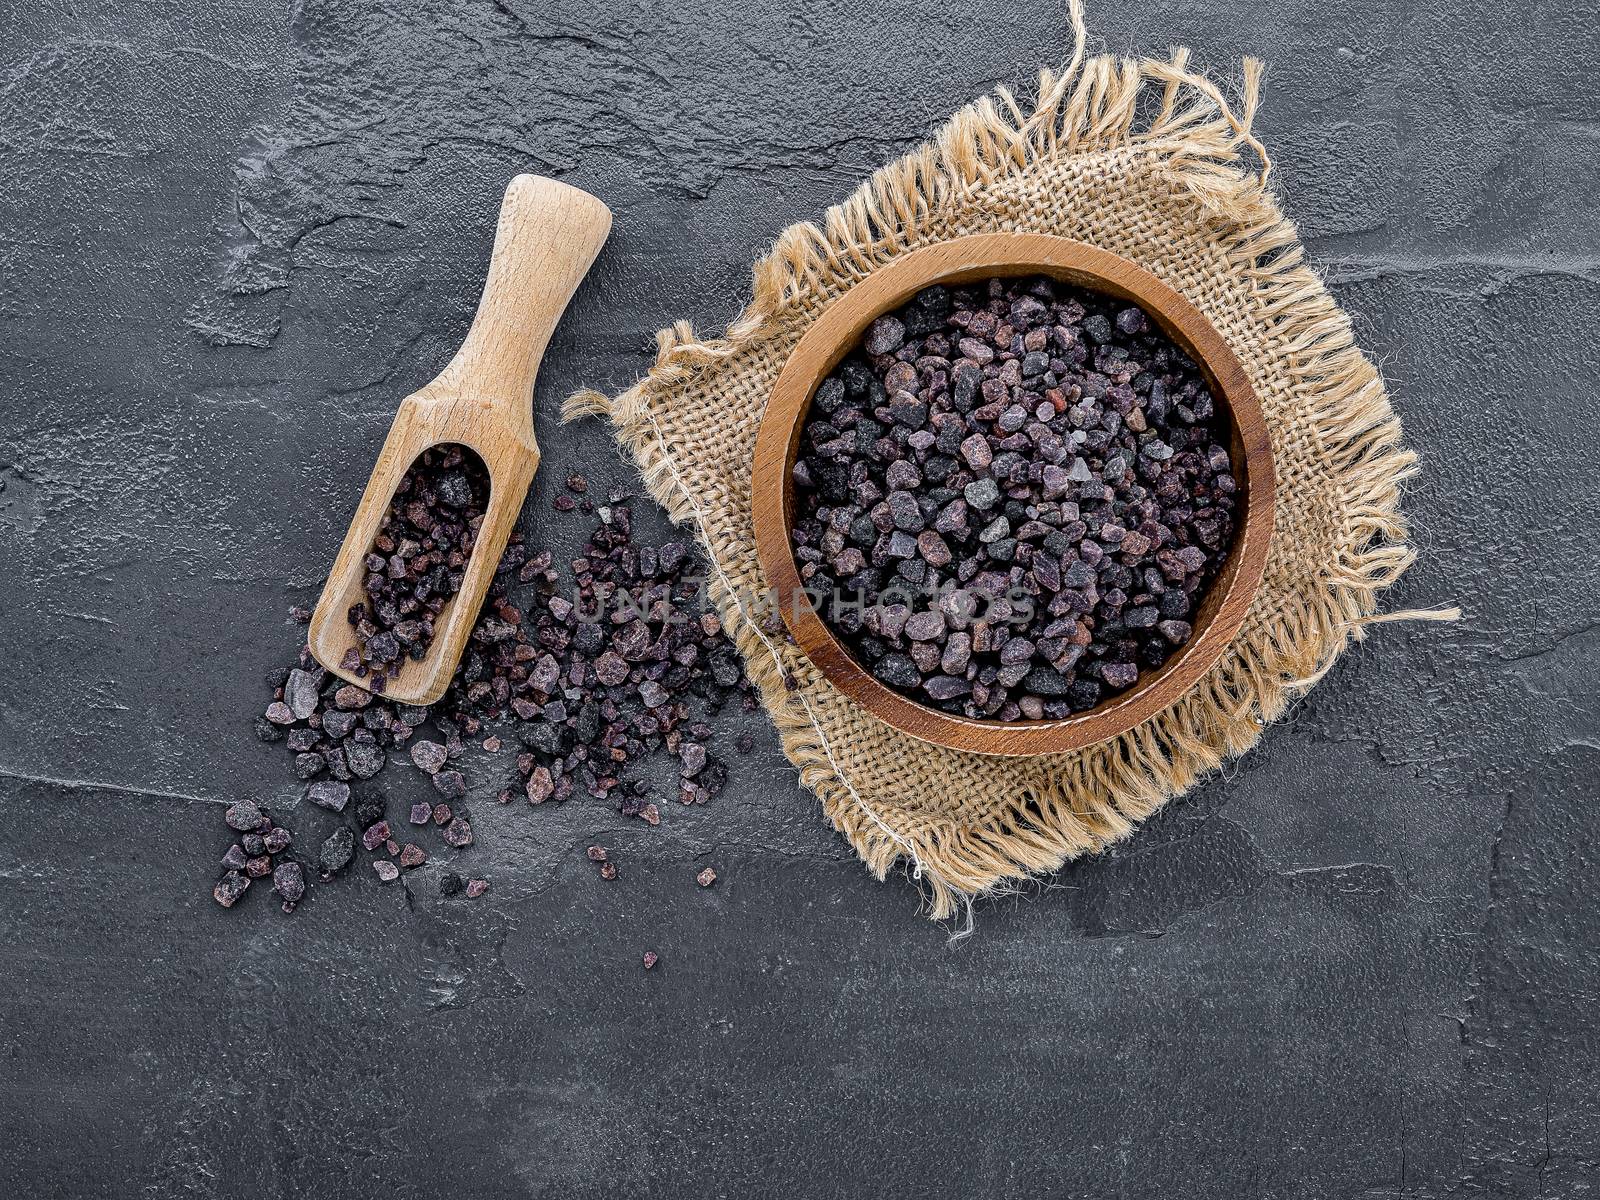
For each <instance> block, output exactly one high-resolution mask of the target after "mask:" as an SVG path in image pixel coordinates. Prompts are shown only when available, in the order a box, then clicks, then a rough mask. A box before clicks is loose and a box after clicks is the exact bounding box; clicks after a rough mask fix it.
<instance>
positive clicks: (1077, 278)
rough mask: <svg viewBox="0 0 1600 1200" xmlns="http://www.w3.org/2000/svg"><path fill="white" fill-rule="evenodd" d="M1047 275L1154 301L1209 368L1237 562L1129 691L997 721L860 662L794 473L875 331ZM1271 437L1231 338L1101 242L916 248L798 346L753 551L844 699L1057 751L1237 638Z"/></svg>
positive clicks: (768, 444)
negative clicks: (1187, 629) (809, 596)
mask: <svg viewBox="0 0 1600 1200" xmlns="http://www.w3.org/2000/svg"><path fill="white" fill-rule="evenodd" d="M1015 275H1048V276H1051V277H1053V278H1055V279H1059V280H1062V281H1064V282H1067V283H1071V284H1075V285H1077V286H1079V287H1084V288H1088V289H1091V290H1093V291H1097V292H1103V293H1106V294H1108V295H1111V296H1115V297H1118V298H1119V299H1123V300H1130V301H1133V302H1134V303H1136V304H1138V305H1139V307H1140V308H1142V309H1144V311H1145V313H1146V314H1148V315H1149V316H1150V317H1151V318H1152V319H1153V320H1154V321H1155V322H1156V324H1158V325H1159V326H1160V327H1161V328H1162V330H1163V331H1165V333H1166V334H1167V336H1168V337H1170V338H1171V339H1172V340H1173V341H1174V342H1176V343H1177V344H1178V346H1180V347H1181V348H1182V349H1183V350H1184V351H1185V352H1186V353H1187V354H1188V355H1189V356H1190V357H1191V358H1192V359H1194V361H1195V362H1196V363H1197V364H1198V365H1199V367H1200V369H1201V372H1202V374H1203V375H1204V376H1205V377H1206V379H1207V381H1208V382H1209V384H1210V387H1211V392H1212V397H1213V399H1214V400H1215V401H1216V403H1217V405H1218V407H1219V411H1223V412H1225V413H1226V415H1227V417H1228V419H1229V424H1230V425H1231V427H1232V437H1231V445H1230V449H1229V453H1230V455H1231V457H1232V459H1233V472H1234V477H1235V479H1236V480H1237V481H1238V483H1239V490H1238V493H1237V503H1238V507H1237V509H1236V527H1235V534H1234V540H1233V544H1232V547H1231V549H1230V552H1229V555H1228V560H1227V562H1226V563H1225V564H1224V566H1223V568H1222V571H1221V573H1220V574H1219V575H1218V576H1217V578H1216V579H1214V580H1212V582H1211V586H1210V587H1209V588H1208V589H1207V590H1206V594H1205V598H1204V600H1203V601H1202V603H1201V605H1200V609H1199V611H1198V612H1197V613H1196V615H1195V617H1194V619H1193V622H1192V623H1193V625H1194V633H1193V635H1192V636H1191V637H1190V639H1189V641H1188V642H1186V643H1185V644H1184V645H1183V646H1181V647H1180V648H1179V649H1178V650H1177V652H1176V653H1174V654H1173V655H1172V657H1171V658H1169V659H1168V660H1167V661H1166V662H1165V663H1164V664H1163V665H1162V666H1160V667H1159V668H1157V669H1156V670H1154V671H1147V672H1145V673H1144V674H1141V675H1140V676H1139V679H1138V680H1137V682H1135V683H1134V685H1133V686H1132V687H1130V688H1129V689H1127V690H1126V691H1124V692H1122V693H1120V694H1119V695H1116V696H1113V697H1111V698H1110V699H1108V700H1106V701H1104V702H1103V703H1101V704H1099V705H1096V706H1095V707H1094V708H1092V709H1089V710H1088V711H1086V712H1082V713H1077V714H1075V715H1073V716H1070V717H1065V718H1062V719H1060V720H1038V721H992V720H976V719H973V718H970V717H961V716H953V715H951V714H950V713H946V712H942V711H940V710H938V709H935V708H930V707H928V706H927V705H924V704H919V703H917V702H916V701H915V700H912V699H910V698H909V697H906V696H904V695H901V694H900V693H899V692H896V691H894V690H892V689H890V688H889V687H887V686H886V685H884V684H882V683H880V682H879V681H878V680H877V679H876V678H875V677H874V676H873V675H872V674H871V673H870V672H869V671H868V670H867V669H866V668H865V667H863V666H862V665H861V664H860V663H859V662H857V661H856V659H855V658H854V656H853V655H852V654H851V652H850V651H849V650H848V649H846V647H845V645H844V643H843V642H841V641H840V640H839V638H838V636H837V635H836V634H835V633H834V632H833V630H832V629H830V628H829V627H828V626H827V625H826V624H825V623H824V622H823V620H822V619H821V617H820V616H819V615H818V614H817V613H816V612H815V611H814V610H813V609H812V608H811V606H810V604H809V603H808V602H807V601H806V599H805V594H804V590H803V587H802V584H801V580H800V572H799V568H798V565H797V564H796V562H795V557H794V547H793V544H792V542H791V540H790V530H791V529H792V528H793V525H794V481H793V477H792V469H793V467H794V460H795V454H796V452H797V450H798V447H799V444H800V434H801V430H802V428H803V426H804V424H805V417H806V413H807V411H808V410H809V409H810V407H811V398H812V396H813V395H814V394H815V392H816V389H817V387H818V385H820V384H821V383H822V381H823V380H824V379H826V378H827V376H828V374H829V373H830V372H831V371H832V370H833V369H834V367H836V366H837V365H838V364H839V361H840V360H841V359H843V358H844V357H845V355H846V354H848V353H849V352H850V351H851V350H853V349H855V347H856V346H857V345H858V343H859V342H860V339H861V335H862V333H863V332H864V331H865V329H866V327H867V326H868V325H869V324H871V322H872V321H873V320H875V319H876V318H877V317H879V316H882V315H883V314H884V313H887V312H893V311H894V310H895V309H897V308H899V307H900V306H901V305H902V304H904V303H905V302H906V301H907V300H909V299H911V297H912V296H914V295H915V294H916V293H917V292H919V291H921V290H922V289H923V288H925V287H928V286H929V285H931V284H935V283H943V284H959V283H972V282H976V281H978V280H983V279H989V278H991V277H994V276H1015ZM1273 486H1274V479H1273V467H1272V444H1271V440H1270V438H1269V437H1268V435H1267V427H1266V421H1265V418H1264V417H1263V416H1262V412H1261V405H1260V403H1259V402H1258V401H1257V399H1256V396H1255V392H1254V391H1253V390H1252V389H1251V387H1250V383H1249V381H1248V380H1247V379H1246V377H1245V373H1244V368H1243V367H1241V366H1240V364H1239V360H1238V359H1237V358H1235V357H1234V355H1233V352H1232V351H1231V350H1229V349H1228V346H1227V343H1226V342H1224V341H1223V339H1222V335H1221V334H1219V333H1218V332H1217V330H1216V329H1215V328H1214V327H1213V326H1212V325H1211V323H1210V322H1209V321H1208V320H1206V318H1205V317H1204V316H1203V315H1202V314H1201V313H1200V310H1199V309H1197V308H1195V307H1194V305H1192V304H1190V303H1189V302H1188V301H1187V300H1185V299H1184V298H1183V297H1182V296H1180V295H1179V294H1178V293H1177V292H1176V291H1174V290H1173V289H1172V288H1170V287H1168V286H1167V285H1166V284H1165V283H1162V282H1161V280H1159V279H1157V278H1156V277H1155V276H1154V275H1152V274H1150V272H1148V271H1146V270H1145V269H1144V268H1143V267H1140V266H1138V265H1137V264H1135V263H1132V262H1129V261H1128V260H1127V259H1125V258H1122V257H1120V256H1118V255H1115V254H1111V253H1109V252H1107V251H1105V250H1099V249H1096V248H1095V247H1093V246H1088V245H1084V244H1083V243H1081V242H1075V241H1072V240H1070V239H1068V238H1060V237H1052V236H1049V235H1046V234H1022V233H996V234H978V235H974V236H971V237H963V238H956V239H954V240H952V241H948V242H941V243H939V244H938V245H935V246H928V247H925V248H923V249H921V250H914V251H912V252H911V253H909V254H905V255H902V256H900V257H899V258H897V259H895V260H894V261H893V262H892V263H890V264H889V265H888V266H886V267H883V268H880V269H879V270H877V271H874V272H873V273H872V274H870V275H868V276H867V277H866V278H865V279H863V280H862V281H861V282H860V283H858V284H857V285H856V286H855V287H853V288H851V289H850V291H848V292H846V293H845V294H844V295H843V296H841V297H840V298H839V299H838V300H836V301H834V302H833V303H832V304H831V305H829V306H828V307H827V308H826V309H825V310H824V311H823V313H822V315H821V316H820V317H819V318H818V319H817V322H816V324H814V325H813V326H812V327H811V328H810V329H809V330H807V332H806V333H805V335H804V336H803V337H802V338H801V339H800V341H799V343H798V344H797V345H796V346H795V348H794V351H793V353H791V354H790V356H789V359H788V362H787V363H785V364H784V368H783V371H782V373H781V374H780V375H779V376H778V382H777V384H776V385H775V386H774V387H773V389H772V396H771V398H770V400H769V401H768V402H767V411H766V415H765V416H764V417H763V418H762V421H761V429H760V432H759V434H758V435H757V439H756V452H755V462H754V465H753V467H752V471H751V491H752V507H753V512H754V519H755V532H756V551H757V553H758V555H759V556H760V560H761V567H762V570H763V571H764V572H765V573H766V576H767V580H768V582H769V583H770V584H771V585H772V587H773V589H774V593H775V598H776V599H777V601H778V603H779V605H780V607H781V611H782V615H783V620H784V623H785V624H786V625H787V626H788V627H789V631H790V633H791V634H793V636H794V639H795V641H796V642H798V643H799V645H800V648H801V649H802V650H804V651H805V652H806V654H807V655H808V656H809V657H810V658H811V661H812V662H813V663H815V664H816V666H817V668H818V669H819V670H820V671H821V672H822V673H823V674H824V675H825V676H827V678H828V680H829V681H830V682H831V683H832V684H833V685H834V686H835V687H836V688H838V689H839V690H840V691H841V692H843V693H844V694H845V695H846V696H849V697H850V698H851V699H852V700H854V701H855V702H856V703H858V704H860V705H861V706H862V707H864V708H865V709H867V710H868V711H869V712H871V713H872V714H873V715H874V716H876V717H878V718H879V719H881V720H883V721H886V722H888V723H889V724H890V725H893V726H894V727H895V728H896V729H899V730H901V731H902V732H904V733H908V734H910V735H911V736H912V737H915V738H920V739H921V740H923V741H925V742H932V743H934V744H935V745H939V746H948V747H950V748H951V749H953V750H969V751H975V752H977V753H980V754H999V755H1023V754H1053V753H1060V752H1062V751H1066V750H1076V749H1079V748H1080V747H1083V746H1088V745H1092V744H1093V743H1095V742H1099V741H1103V740H1105V739H1106V738H1110V737H1115V736H1116V735H1117V734H1119V733H1123V732H1125V731H1127V730H1129V729H1132V728H1133V727H1134V726H1135V725H1138V724H1139V723H1140V722H1142V721H1144V720H1145V719H1147V718H1148V717H1151V716H1153V715H1154V714H1155V713H1157V712H1159V711H1160V710H1161V709H1163V708H1165V707H1167V706H1168V705H1169V704H1171V703H1172V702H1173V701H1174V700H1176V699H1177V698H1178V697H1179V696H1181V695H1182V694H1183V693H1184V692H1185V691H1187V690H1188V689H1189V688H1190V687H1191V686H1193V685H1194V684H1195V683H1196V682H1197V681H1198V680H1199V679H1200V678H1201V677H1202V676H1203V675H1204V674H1205V673H1206V672H1207V671H1208V670H1209V669H1210V668H1211V666H1212V664H1214V663H1215V662H1216V661H1217V658H1218V657H1219V656H1220V655H1221V654H1222V651H1223V650H1224V648H1225V647H1226V646H1227V645H1228V642H1229V641H1230V640H1231V639H1232V638H1233V636H1234V634H1235V633H1237V632H1238V630H1239V626H1240V624H1241V623H1242V622H1243V621H1244V617H1245V612H1246V611H1247V610H1248V609H1249V607H1250V602H1251V600H1252V599H1253V598H1254V596H1255V592H1256V588H1257V587H1259V586H1260V583H1261V573H1262V569H1263V567H1264V566H1265V564H1266V559H1267V545H1268V543H1269V542H1270V541H1271V540H1272V493H1273Z"/></svg>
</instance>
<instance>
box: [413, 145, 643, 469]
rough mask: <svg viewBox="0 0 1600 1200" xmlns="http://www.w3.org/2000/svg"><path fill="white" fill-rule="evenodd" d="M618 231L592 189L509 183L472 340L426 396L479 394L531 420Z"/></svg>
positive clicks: (539, 179)
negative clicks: (600, 258) (533, 397)
mask: <svg viewBox="0 0 1600 1200" xmlns="http://www.w3.org/2000/svg"><path fill="white" fill-rule="evenodd" d="M610 232H611V210H610V209H608V208H607V207H606V206H605V205H604V204H603V203H601V202H600V201H599V200H597V199H595V197H593V196H591V195H590V194H589V193H588V192H585V191H581V190H579V189H578V188H575V187H572V186H571V185H570V184H565V183H561V182H559V181H557V180H554V179H546V178H545V177H544V176H542V175H518V176H517V177H516V178H515V179H513V180H512V181H511V183H510V185H509V186H508V187H507V188H506V195H505V200H504V201H502V203H501V205H500V221H499V224H498V225H497V226H496V228H495V235H494V253H493V255H492V256H491V257H490V259H489V274H488V279H487V280H486V281H485V283H484V285H483V295H482V297H481V298H480V299H479V300H478V314H477V316H476V317H474V318H473V321H472V329H471V330H470V331H469V332H468V334H467V338H466V341H464V342H463V343H462V344H461V349H460V350H458V351H457V352H456V355H455V357H454V358H453V359H451V360H450V363H449V365H448V366H447V367H445V369H444V371H443V372H442V373H441V374H440V375H439V377H438V378H437V379H435V380H434V381H433V383H431V384H429V385H428V387H427V388H425V389H423V393H424V395H428V396H435V395H436V396H440V397H450V398H463V397H465V398H471V399H475V400H479V401H484V402H487V403H489V404H490V405H492V406H493V407H495V408H497V409H499V410H501V413H502V415H503V416H505V417H509V418H511V419H513V420H519V421H521V422H526V425H527V430H528V434H529V437H530V438H531V436H532V429H533V410H532V406H531V404H530V403H529V395H530V393H531V392H532V391H533V382H534V377H535V376H536V375H537V374H538V372H539V361H540V359H542V358H543V357H544V351H545V347H546V346H547V345H548V344H549V342H550V335H551V334H552V333H554V332H555V328H556V323H557V322H558V321H560V320H561V314H562V312H564V311H565V310H566V307H567V302H568V301H569V300H571V299H572V293H573V292H575V291H576V290H577V288H578V284H579V283H580V282H581V281H582V279H583V277H584V275H585V274H586V273H587V272H588V270H589V266H590V264H591V263H593V262H594V260H595V256H596V255H598V254H599V253H600V247H601V246H603V245H604V244H605V240H606V236H607V234H609V233H610Z"/></svg>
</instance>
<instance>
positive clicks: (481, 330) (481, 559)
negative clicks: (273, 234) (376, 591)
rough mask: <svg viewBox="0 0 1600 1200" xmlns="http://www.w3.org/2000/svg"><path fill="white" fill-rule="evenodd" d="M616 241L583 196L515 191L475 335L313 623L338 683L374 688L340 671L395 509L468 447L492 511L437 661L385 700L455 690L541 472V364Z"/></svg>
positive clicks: (395, 432)
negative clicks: (413, 486) (404, 491)
mask: <svg viewBox="0 0 1600 1200" xmlns="http://www.w3.org/2000/svg"><path fill="white" fill-rule="evenodd" d="M610 230H611V212H610V210H609V209H607V208H606V206H605V205H604V204H602V203H601V202H600V201H599V200H597V199H595V198H594V197H593V196H591V195H589V194H588V193H587V192H583V191H579V190H578V189H577V188H575V187H570V186H568V185H567V184H564V183H559V182H557V181H556V180H553V179H545V178H542V177H540V176H537V175H518V176H517V177H516V178H515V179H513V180H512V181H511V184H510V186H509V187H507V188H506V195H505V200H504V202H503V203H502V205H501V207H500V220H499V224H498V226H497V227H496V230H495V239H494V252H493V254H492V255H491V257H490V260H489V273H488V278H487V280H486V281H485V283H484V288H483V295H482V298H481V299H480V300H479V301H478V311H477V315H476V316H475V317H474V318H473V322H472V328H471V330H470V331H469V332H468V334H467V338H466V341H465V342H463V343H462V346H461V349H460V350H458V351H457V352H456V355H455V357H454V358H452V359H451V360H450V363H449V364H448V365H447V366H446V367H445V369H444V370H443V371H442V372H440V373H439V375H438V377H437V378H435V379H434V380H432V381H431V382H430V383H428V384H427V385H426V386H424V387H422V388H421V389H419V390H418V391H416V392H414V393H413V394H412V395H410V396H408V397H406V399H404V400H403V401H401V403H400V409H399V411H398V412H397V413H396V414H395V419H394V423H393V425H391V426H390V428H389V436H388V437H387V438H386V439H385V441H384V443H383V448H382V450H380V451H379V453H378V462H377V465H376V466H375V467H374V468H373V471H372V475H371V477H370V479H369V480H368V481H367V487H366V490H365V491H364V492H363V493H362V495H361V501H360V503H359V504H358V505H357V506H356V513H355V517H354V518H353V519H352V520H351V522H350V529H349V531H348V532H347V533H346V534H345V538H344V542H343V544H342V545H341V546H340V547H339V553H338V556H337V557H336V558H335V559H334V562H333V567H332V569H331V570H330V571H329V573H328V582H327V584H326V585H325V586H324V587H323V590H322V596H321V598H320V599H319V600H318V601H317V607H316V610H315V612H314V613H313V614H312V618H311V628H310V632H309V639H310V645H311V652H312V654H314V655H315V656H316V658H317V661H318V662H320V663H322V665H323V666H325V667H327V668H328V670H329V671H331V672H333V673H334V674H335V675H338V676H340V677H342V678H344V679H347V680H349V681H350V682H352V683H357V684H363V685H364V681H363V680H362V679H360V678H358V677H357V676H356V675H354V674H353V673H351V672H348V671H344V670H342V669H341V668H340V666H339V662H340V660H341V659H342V658H343V657H344V654H345V651H346V650H348V649H349V648H350V647H351V646H353V645H354V644H355V642H354V637H353V633H352V630H351V628H350V624H349V621H348V620H347V619H346V616H345V614H346V613H347V612H348V610H349V609H350V607H351V605H353V604H355V603H357V602H358V601H360V600H362V599H364V593H363V591H362V579H363V576H364V570H363V563H362V559H363V558H364V557H365V555H366V553H367V551H368V550H369V549H370V548H371V546H372V540H373V538H374V537H375V536H377V532H378V528H379V526H380V524H381V523H382V520H383V515H384V512H385V510H386V509H387V508H388V506H389V500H390V498H391V497H392V496H393V495H394V492H395V489H396V487H398V486H399V483H400V480H401V478H402V477H403V476H404V475H405V472H406V470H407V468H408V467H410V466H411V464H412V463H413V462H415V461H416V458H417V456H418V455H419V454H421V453H422V452H423V451H424V450H426V449H427V448H428V447H430V446H435V445H440V444H442V443H446V442H456V443H459V444H461V445H463V446H468V447H470V448H471V449H472V450H474V451H476V452H477V454H478V455H479V457H481V458H482V459H483V462H484V465H485V466H486V467H487V468H488V471H489V480H490V483H489V503H488V509H487V511H486V513H485V515H484V519H483V526H482V528H481V530H480V531H479V534H478V540H477V544H476V545H475V547H474V549H473V553H472V558H471V559H470V560H469V561H468V563H467V570H466V577H465V579H464V580H463V581H462V585H461V590H460V591H459V592H457V593H456V595H455V596H454V597H453V598H452V599H451V600H450V602H449V603H448V604H447V605H445V607H444V610H443V611H442V612H441V613H440V614H439V618H438V620H437V621H436V622H435V630H436V633H435V636H434V640H433V644H432V645H431V646H430V647H429V648H428V654H427V656H426V657H425V658H424V659H422V660H421V661H420V662H413V661H410V660H405V662H404V665H403V666H402V667H401V668H400V670H399V671H398V672H397V673H396V674H395V675H394V676H393V677H392V678H391V679H390V680H389V683H388V687H387V689H386V691H385V695H387V696H388V697H389V698H390V699H393V700H398V701H401V702H403V703H408V704H431V703H433V702H434V701H435V700H437V699H439V697H441V696H442V695H444V693H445V690H446V689H447V688H448V687H449V685H450V679H451V677H452V676H453V675H454V674H455V669H456V664H457V663H458V662H460V660H461V653H462V651H463V649H464V648H465V647H466V643H467V637H468V635H469V634H470V633H471V632H472V626H473V622H474V621H475V620H476V619H477V615H478V610H479V608H480V607H481V606H482V604H483V597H484V593H485V592H486V591H487V590H488V587H489V583H490V581H491V580H492V579H493V578H494V572H495V568H496V567H497V566H498V565H499V562H500V557H501V555H502V554H503V553H504V552H505V547H506V540H507V539H508V538H509V537H510V536H511V531H512V529H513V528H514V527H515V525H516V521H517V516H518V514H519V513H520V512H521V511H522V502H523V500H524V498H525V497H526V496H527V493H528V484H529V483H530V482H532V480H533V474H534V472H535V471H536V470H537V469H538V467H539V446H538V443H537V442H536V441H535V439H534V434H533V405H532V402H531V394H532V391H533V384H534V378H535V376H536V375H537V374H538V370H539V361H540V359H541V358H542V357H543V356H544V350H545V347H546V346H547V345H548V344H549V342H550V335H551V334H552V333H553V332H554V331H555V327H556V323H557V322H558V321H560V319H561V314H562V312H563V311H565V309H566V307H567V302H568V301H569V300H570V299H571V298H572V293H573V292H574V291H576V290H577V287H578V284H579V283H580V282H581V281H582V279H583V277H584V275H585V274H586V273H587V272H588V270H589V266H590V264H591V263H593V262H594V259H595V256H596V255H597V254H599V253H600V247H601V246H603V245H604V244H605V240H606V236H607V234H608V233H609V232H610Z"/></svg>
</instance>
